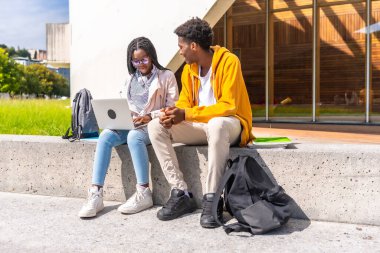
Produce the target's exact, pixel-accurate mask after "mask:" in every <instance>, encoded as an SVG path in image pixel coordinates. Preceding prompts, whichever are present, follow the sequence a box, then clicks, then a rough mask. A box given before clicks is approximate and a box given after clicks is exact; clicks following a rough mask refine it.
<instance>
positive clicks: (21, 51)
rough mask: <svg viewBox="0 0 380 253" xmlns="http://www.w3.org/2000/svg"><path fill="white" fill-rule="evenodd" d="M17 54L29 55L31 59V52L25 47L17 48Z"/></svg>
mask: <svg viewBox="0 0 380 253" xmlns="http://www.w3.org/2000/svg"><path fill="white" fill-rule="evenodd" d="M16 54H17V55H18V56H20V57H28V58H29V60H30V53H29V52H28V50H26V49H25V48H23V49H19V50H17V52H16Z"/></svg>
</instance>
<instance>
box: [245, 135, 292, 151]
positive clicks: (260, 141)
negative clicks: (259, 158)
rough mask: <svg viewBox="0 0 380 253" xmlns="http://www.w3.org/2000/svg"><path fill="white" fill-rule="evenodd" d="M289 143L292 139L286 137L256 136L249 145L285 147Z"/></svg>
mask: <svg viewBox="0 0 380 253" xmlns="http://www.w3.org/2000/svg"><path fill="white" fill-rule="evenodd" d="M289 144H292V140H291V139H289V138H288V137H257V138H256V139H255V140H254V141H253V143H252V144H250V145H249V147H252V148H254V147H261V148H276V147H286V146H288V145H289Z"/></svg>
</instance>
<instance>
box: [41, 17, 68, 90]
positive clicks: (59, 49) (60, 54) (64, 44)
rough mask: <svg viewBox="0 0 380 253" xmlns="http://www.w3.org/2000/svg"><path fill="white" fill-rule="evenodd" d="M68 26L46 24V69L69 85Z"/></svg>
mask: <svg viewBox="0 0 380 253" xmlns="http://www.w3.org/2000/svg"><path fill="white" fill-rule="evenodd" d="M70 47H71V26H70V24H46V49H47V50H46V51H47V62H46V63H47V67H48V68H49V69H50V70H53V71H55V72H56V73H58V74H60V75H62V76H63V77H65V78H66V79H67V80H68V81H69V84H70Z"/></svg>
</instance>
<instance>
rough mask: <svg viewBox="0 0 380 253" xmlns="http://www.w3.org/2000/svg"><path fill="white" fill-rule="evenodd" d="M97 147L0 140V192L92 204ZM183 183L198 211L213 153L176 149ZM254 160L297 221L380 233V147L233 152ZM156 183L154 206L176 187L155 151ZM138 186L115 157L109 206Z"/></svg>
mask: <svg viewBox="0 0 380 253" xmlns="http://www.w3.org/2000/svg"><path fill="white" fill-rule="evenodd" d="M94 151H95V143H90V142H83V141H81V142H75V143H69V142H67V141H65V140H62V139H60V138H59V137H42V136H11V135H0V153H1V154H2V155H1V156H2V159H1V161H0V175H1V177H0V191H5V192H18V193H31V194H40V195H50V196H67V197H80V198H84V197H85V196H86V189H87V188H88V186H89V185H90V184H91V172H92V161H93V156H94ZM176 152H177V154H178V159H179V161H180V164H181V165H182V171H183V173H184V177H185V179H186V181H187V183H188V185H189V186H190V187H191V189H190V190H191V191H193V193H194V194H195V196H196V198H197V200H198V204H200V199H201V197H202V190H203V189H204V186H205V185H204V182H205V176H206V170H207V147H204V146H202V147H195V146H181V145H178V146H176ZM238 154H249V155H251V156H253V157H255V158H256V159H257V160H258V161H259V162H260V163H261V164H262V165H263V166H265V167H266V168H267V169H269V170H270V171H271V173H272V174H273V176H274V178H275V179H276V181H277V182H278V183H279V184H280V185H282V186H283V187H284V189H285V190H286V191H287V193H288V194H289V195H290V196H292V197H293V199H294V200H295V203H294V210H295V213H294V215H293V216H294V217H295V218H309V219H313V220H325V221H335V222H348V223H359V224H370V225H380V202H379V201H377V200H379V199H380V187H379V185H380V166H379V164H380V145H354V144H339V145H336V144H335V145H327V144H318V143H297V144H294V146H293V147H292V148H291V149H278V148H275V149H239V148H232V149H231V154H230V156H231V157H232V158H233V157H236V156H237V155H238ZM149 155H150V158H151V161H150V162H151V183H152V186H153V191H154V202H155V204H162V203H164V202H165V200H166V199H167V197H168V194H169V190H170V188H169V185H168V183H167V181H166V179H165V178H164V176H163V173H162V171H161V169H160V167H159V164H158V161H157V159H156V156H155V155H154V152H153V149H152V148H151V147H150V148H149ZM135 183H136V179H135V176H134V173H133V168H132V162H131V159H130V155H129V151H128V148H127V147H126V146H121V147H119V148H117V149H116V150H115V151H113V153H112V158H111V164H110V168H109V171H108V175H107V178H106V185H105V188H104V189H105V198H106V199H107V200H117V201H124V200H125V199H126V198H128V197H129V196H130V195H131V194H132V193H133V192H134V187H135Z"/></svg>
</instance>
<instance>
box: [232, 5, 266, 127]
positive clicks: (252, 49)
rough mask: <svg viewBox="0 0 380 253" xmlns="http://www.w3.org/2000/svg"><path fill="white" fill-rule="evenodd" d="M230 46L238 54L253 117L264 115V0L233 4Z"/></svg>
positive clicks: (257, 117) (263, 117) (261, 118)
mask: <svg viewBox="0 0 380 253" xmlns="http://www.w3.org/2000/svg"><path fill="white" fill-rule="evenodd" d="M232 24H233V49H232V51H233V52H234V53H235V54H236V55H237V56H238V57H239V59H240V61H241V66H242V70H243V76H244V80H245V83H246V86H247V90H248V94H249V99H250V102H251V106H252V114H253V119H254V120H264V119H265V0H250V1H247V0H245V1H243V0H238V1H236V2H235V3H234V5H233V6H232Z"/></svg>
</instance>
